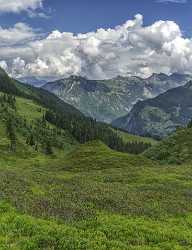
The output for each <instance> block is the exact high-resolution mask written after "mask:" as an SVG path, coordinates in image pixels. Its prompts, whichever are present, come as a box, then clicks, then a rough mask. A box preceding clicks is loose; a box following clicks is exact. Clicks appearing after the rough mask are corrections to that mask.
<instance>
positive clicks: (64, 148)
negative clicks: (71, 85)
mask: <svg viewBox="0 0 192 250" xmlns="http://www.w3.org/2000/svg"><path fill="white" fill-rule="evenodd" d="M4 79H6V85H4V84H3V83H4ZM5 86H6V87H5ZM0 90H1V93H0V114H1V120H0V137H1V139H0V153H1V157H0V170H1V171H0V195H1V199H0V248H1V249H13V250H28V249H31V250H38V249H39V250H41V249H56V250H61V249H62V250H64V249H69V250H71V249H74V250H76V249H87V250H90V249H98V250H100V249H106V250H107V249H114V250H116V249H127V250H130V249H133V250H135V249H137V250H144V249H147V250H148V249H155V250H156V249H170V250H173V249H175V250H176V249H183V250H184V249H191V247H192V233H191V231H190V228H191V223H192V219H191V218H192V200H191V195H190V193H191V189H192V184H191V168H192V167H191V161H192V158H191V152H190V148H191V135H192V132H191V131H192V129H191V125H190V124H189V126H188V128H183V129H178V131H177V132H176V133H174V134H173V135H171V136H170V137H168V138H166V139H165V140H163V141H161V142H158V141H156V140H154V139H151V138H147V137H140V136H135V135H131V134H128V133H126V132H123V131H120V130H118V129H114V128H112V127H110V126H109V125H106V124H103V123H97V122H96V121H94V120H92V119H90V118H86V117H85V116H84V115H83V114H82V113H81V112H79V111H78V110H76V109H75V108H73V107H72V106H70V105H68V104H66V103H64V102H63V101H61V100H59V99H58V98H57V97H56V96H54V95H52V94H49V93H48V92H46V91H44V90H41V89H36V88H34V87H32V86H26V85H23V84H21V83H19V82H17V81H14V80H12V79H10V78H9V77H8V76H7V75H6V73H5V72H4V73H3V77H2V81H0ZM47 100H49V101H47ZM13 118H14V119H13ZM73 118H74V119H75V121H76V122H77V123H78V126H77V125H76V123H75V122H74V120H73ZM89 123H90V124H91V126H89V125H88V124H89ZM10 124H11V125H10ZM71 124H73V126H71ZM7 128H9V130H8V129H7ZM74 128H75V130H74ZM80 128H81V129H80ZM97 129H98V130H99V131H100V132H97V133H96V131H97ZM10 131H11V132H10ZM101 132H102V133H101ZM13 135H14V136H13ZM104 135H105V136H104ZM112 142H113V144H111V143H112ZM183 145H185V146H183ZM145 147H146V148H145ZM125 151H126V152H125ZM130 152H131V153H130Z"/></svg>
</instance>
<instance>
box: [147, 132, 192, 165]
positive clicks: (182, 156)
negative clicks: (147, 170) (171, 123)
mask: <svg viewBox="0 0 192 250" xmlns="http://www.w3.org/2000/svg"><path fill="white" fill-rule="evenodd" d="M191 139H192V128H183V129H182V128H178V129H177V131H176V133H173V134H172V135H171V136H169V137H168V138H165V139H164V140H163V141H162V142H160V143H159V144H157V145H155V146H154V147H152V148H151V149H149V150H147V151H146V152H145V154H144V155H145V156H147V157H148V158H150V159H152V160H156V161H159V162H160V163H164V164H167V163H168V164H183V163H189V162H191V161H192V140H191Z"/></svg>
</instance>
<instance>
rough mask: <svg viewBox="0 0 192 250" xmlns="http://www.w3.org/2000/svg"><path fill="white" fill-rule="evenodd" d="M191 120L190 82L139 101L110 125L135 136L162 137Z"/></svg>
mask: <svg viewBox="0 0 192 250" xmlns="http://www.w3.org/2000/svg"><path fill="white" fill-rule="evenodd" d="M191 119H192V81H189V82H188V83H187V84H185V85H184V86H181V87H177V88H174V89H170V90H168V91H167V92H165V93H163V94H160V95H159V96H157V97H155V98H153V99H149V100H145V101H140V102H138V103H137V104H136V105H135V106H134V107H133V109H132V110H131V112H130V113H129V114H128V115H126V116H124V117H121V118H118V119H116V120H115V121H113V122H112V125H113V126H115V127H118V128H121V129H124V130H126V131H128V132H129V133H133V134H137V135H142V136H146V135H150V136H152V137H159V138H163V137H166V136H167V135H169V134H171V133H172V132H173V131H175V129H176V127H178V126H185V125H186V124H188V122H189V121H190V120H191Z"/></svg>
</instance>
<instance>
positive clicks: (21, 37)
mask: <svg viewBox="0 0 192 250" xmlns="http://www.w3.org/2000/svg"><path fill="white" fill-rule="evenodd" d="M35 38H37V33H36V31H34V30H33V29H32V28H30V27H29V26H28V25H26V24H25V23H16V24H15V25H14V27H13V28H8V29H3V28H2V27H1V26H0V46H1V47H3V46H6V47H7V46H13V45H16V44H20V45H21V43H26V42H27V41H30V40H33V39H35Z"/></svg>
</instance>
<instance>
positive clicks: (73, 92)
mask: <svg viewBox="0 0 192 250" xmlns="http://www.w3.org/2000/svg"><path fill="white" fill-rule="evenodd" d="M190 79H192V77H191V76H189V75H180V74H172V75H170V76H167V75H165V74H153V75H152V76H151V77H149V78H147V79H142V78H139V77H134V76H132V77H121V76H118V77H116V78H114V79H110V80H88V79H86V78H83V77H78V76H71V77H69V78H65V79H61V80H57V81H54V82H49V83H46V84H45V85H44V86H43V87H42V88H43V89H46V90H48V91H49V92H51V93H54V94H55V95H57V96H58V97H59V98H61V99H62V100H64V101H65V102H67V103H69V104H71V105H73V106H74V107H76V108H77V109H79V110H80V111H81V112H82V113H83V114H85V115H86V116H90V117H92V118H95V119H97V120H98V121H102V122H107V123H110V122H111V121H113V120H115V119H116V118H118V117H120V116H123V115H126V114H127V113H128V112H129V111H130V110H131V108H132V107H133V105H134V104H135V103H136V102H137V101H138V100H146V99H148V98H152V97H155V96H157V95H159V94H160V93H163V92H165V91H167V90H168V89H170V88H174V87H177V86H181V85H184V84H185V83H186V82H187V81H189V80H190Z"/></svg>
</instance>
